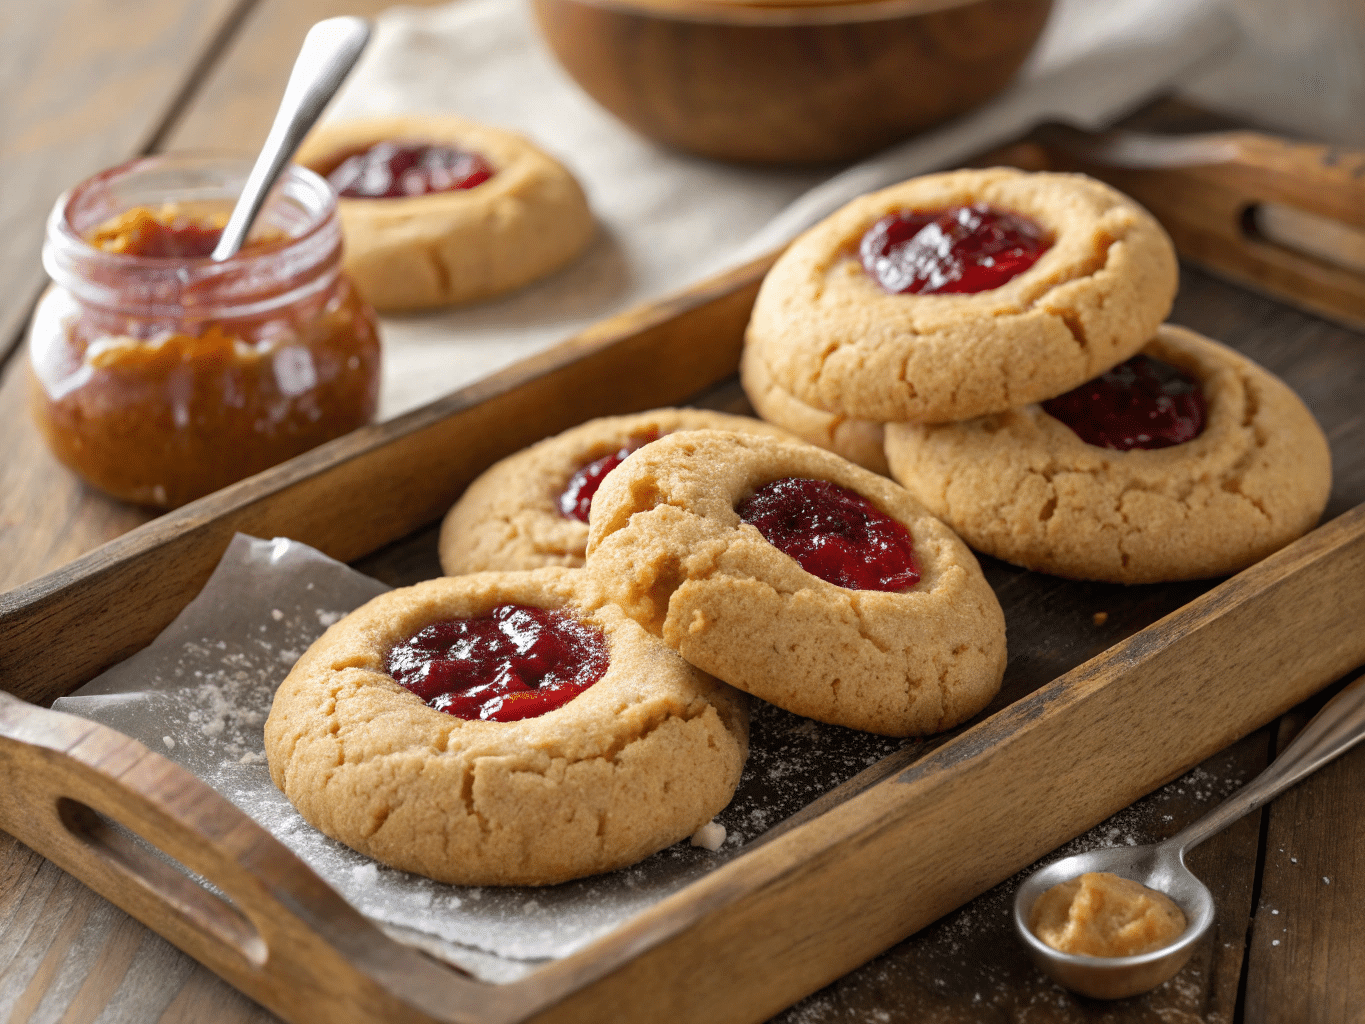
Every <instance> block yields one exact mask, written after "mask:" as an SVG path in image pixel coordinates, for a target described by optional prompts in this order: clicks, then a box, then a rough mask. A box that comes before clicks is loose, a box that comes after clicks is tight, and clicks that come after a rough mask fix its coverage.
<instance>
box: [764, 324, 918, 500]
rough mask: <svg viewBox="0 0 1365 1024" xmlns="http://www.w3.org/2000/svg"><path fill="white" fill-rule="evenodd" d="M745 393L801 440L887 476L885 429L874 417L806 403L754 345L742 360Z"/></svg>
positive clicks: (775, 420)
mask: <svg viewBox="0 0 1365 1024" xmlns="http://www.w3.org/2000/svg"><path fill="white" fill-rule="evenodd" d="M739 380H740V383H741V384H742V385H743V386H744V393H745V394H746V395H748V396H749V402H750V404H751V405H753V407H754V412H756V413H758V414H759V415H760V416H762V417H763V418H764V419H765V420H767V421H768V422H769V423H776V424H777V425H778V426H780V427H785V428H786V429H787V430H790V431H791V432H792V433H793V434H795V435H796V436H797V437H799V438H800V439H801V440H803V441H806V442H808V443H810V444H813V445H816V446H817V447H820V448H823V449H825V450H826V451H830V452H833V453H834V454H835V455H840V456H842V457H843V458H845V459H848V461H849V462H855V463H857V464H858V465H859V466H862V467H863V469H870V470H872V472H874V473H880V474H882V476H888V475H889V474H890V472H891V470H890V469H889V468H888V467H887V465H886V446H885V441H886V432H885V430H884V428H883V426H882V424H881V423H877V422H874V421H873V420H854V419H849V418H848V417H847V416H840V415H839V414H838V413H833V412H825V410H823V409H816V408H815V407H814V406H810V405H807V404H806V403H805V402H802V401H801V400H800V399H798V398H796V397H795V396H794V395H792V393H791V392H789V391H786V390H784V389H783V388H780V387H778V386H777V384H776V383H775V382H774V381H773V375H772V371H771V370H770V369H769V368H768V364H767V363H766V362H764V360H763V357H762V356H761V355H759V354H758V350H757V348H756V347H755V346H752V345H747V346H745V348H744V354H743V355H742V356H741V357H740V361H739Z"/></svg>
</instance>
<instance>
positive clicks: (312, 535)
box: [0, 260, 770, 704]
mask: <svg viewBox="0 0 1365 1024" xmlns="http://www.w3.org/2000/svg"><path fill="white" fill-rule="evenodd" d="M769 263H770V260H758V261H755V262H754V263H752V264H749V265H747V266H744V267H741V268H738V269H736V270H735V271H733V272H730V273H727V274H724V275H722V276H720V277H718V278H715V279H712V280H711V281H709V282H705V283H704V284H702V285H699V286H697V287H695V288H692V289H689V290H687V291H686V292H685V293H681V294H678V295H674V296H669V297H666V298H663V299H660V300H659V301H657V302H654V303H651V304H648V305H646V306H643V307H640V308H638V309H633V310H628V311H626V312H624V313H621V314H619V315H617V316H615V317H612V318H610V319H609V320H607V321H604V322H602V323H601V324H598V325H596V326H594V327H592V328H589V329H588V330H587V331H584V332H583V333H581V334H579V335H577V336H576V337H574V338H572V339H570V340H568V341H566V342H564V343H562V344H560V345H558V346H555V347H554V348H551V349H549V350H547V351H545V352H543V353H540V354H539V355H536V356H533V357H531V358H529V359H526V360H524V361H522V362H520V363H517V364H516V365H515V366H512V367H509V368H508V369H506V370H503V371H501V372H500V373H497V374H494V375H493V376H491V377H489V378H487V379H486V380H484V381H481V382H479V383H477V384H474V385H471V386H469V387H467V388H463V389H461V390H459V391H457V392H455V393H453V394H451V395H449V396H447V397H446V398H443V399H440V400H438V401H437V402H435V403H432V404H431V405H428V406H426V407H424V408H422V409H418V410H415V411H414V412H411V413H409V414H407V415H405V416H402V417H399V418H398V419H395V420H390V421H389V422H387V423H382V424H376V425H372V426H369V427H363V428H361V429H359V430H356V431H352V432H351V433H350V434H348V435H346V436H345V437H341V438H338V439H337V440H335V441H331V442H329V443H327V444H325V445H322V446H320V447H318V448H315V449H313V450H312V451H310V452H307V453H305V454H303V455H301V456H299V457H298V458H296V459H293V460H291V461H290V462H287V463H284V464H282V465H280V466H276V467H274V468H273V469H270V470H266V471H265V472H264V473H260V474H257V475H256V476H254V477H251V478H248V479H247V480H243V481H241V482H240V483H237V484H234V485H232V486H231V487H227V488H224V489H223V490H221V491H218V492H216V493H215V494H212V495H209V496H207V497H205V498H201V499H199V500H198V501H196V502H192V503H191V504H189V505H186V506H184V507H183V508H181V509H178V510H176V511H174V512H170V513H167V514H166V515H164V516H161V517H160V518H158V519H156V520H155V521H153V522H151V523H148V524H146V525H145V526H144V527H142V528H140V529H138V530H135V531H133V532H131V533H128V534H125V535H124V536H122V537H120V538H118V539H117V540H114V541H112V542H110V543H109V544H106V545H105V546H104V547H102V548H99V549H97V550H96V551H93V552H91V553H90V554H89V555H87V556H85V557H84V558H81V559H79V560H77V561H75V562H73V563H71V564H70V565H67V566H64V567H62V568H61V569H58V570H56V571H55V572H53V573H49V574H48V575H47V576H44V577H42V578H41V579H39V580H36V581H34V582H32V583H30V584H27V585H25V586H22V587H20V588H18V589H15V590H12V591H10V592H9V593H6V594H3V595H0V638H3V640H4V642H2V643H0V677H3V678H4V679H5V680H6V681H7V685H9V686H10V687H11V688H12V692H14V693H16V694H18V695H19V696H22V697H24V698H25V699H28V700H35V701H38V702H40V703H44V704H49V703H51V701H52V700H53V699H55V698H56V697H58V696H61V695H62V694H63V693H67V692H69V691H70V690H71V689H72V688H74V687H75V686H76V685H78V684H79V683H81V682H83V681H85V680H86V679H89V678H90V677H91V676H93V675H94V674H95V673H96V672H97V671H98V670H99V669H101V668H103V667H105V666H107V665H109V664H112V662H113V661H116V660H119V659H121V658H123V657H126V656H127V655H128V654H131V653H132V652H133V651H134V650H136V649H138V648H139V647H142V646H144V645H145V644H146V643H148V642H150V641H151V639H152V638H153V637H154V636H156V634H157V633H158V632H160V631H161V629H162V628H163V627H164V626H165V625H166V624H167V623H168V622H170V620H171V619H172V618H174V616H175V615H176V613H177V612H179V610H180V609H181V608H182V607H183V606H184V605H185V604H186V603H187V602H188V601H189V599H190V598H191V597H192V596H193V595H194V594H195V593H197V592H198V590H199V588H200V587H201V586H202V585H203V583H204V581H205V580H206V579H207V578H208V576H209V573H210V572H212V570H213V566H214V565H215V564H216V563H217V561H218V558H219V556H220V555H221V554H222V552H223V550H224V549H225V548H226V547H227V544H228V542H229V541H230V540H231V538H232V535H233V533H234V532H237V531H243V532H247V533H261V532H264V533H265V534H266V535H269V536H275V535H281V536H288V537H293V538H294V539H296V540H301V541H303V542H304V543H307V544H311V545H312V546H314V547H317V548H318V549H320V550H322V551H323V552H325V553H327V554H329V555H332V556H333V557H336V558H339V559H342V560H343V561H349V560H352V559H355V558H359V557H361V556H362V555H365V554H368V553H369V552H371V551H374V550H375V549H377V548H378V547H380V546H382V545H384V544H387V543H390V542H392V541H394V540H396V539H398V538H399V537H402V536H404V535H406V534H407V533H409V532H411V531H414V530H417V529H419V528H421V527H424V526H427V525H428V524H430V523H432V522H434V521H435V520H436V519H438V518H439V517H440V516H441V515H443V514H444V512H445V511H446V510H447V509H448V508H449V507H450V505H451V503H452V502H453V501H454V500H455V498H456V497H457V496H458V495H459V493H460V492H461V491H462V490H463V489H464V486H465V485H466V484H467V483H468V482H469V481H470V480H472V479H473V478H474V477H475V476H476V475H477V474H479V473H480V472H482V471H483V470H484V469H485V468H487V467H488V466H489V465H491V464H492V463H493V462H494V461H496V460H497V459H499V458H501V457H503V456H504V455H509V454H511V453H512V452H514V451H516V450H518V449H519V448H522V447H524V446H525V445H527V444H530V443H531V442H532V441H535V440H538V439H539V438H541V437H545V436H547V435H549V434H552V433H556V432H558V431H560V430H563V429H565V428H567V427H569V426H572V425H574V424H576V423H579V422H581V421H583V420H584V419H590V418H592V417H593V416H602V415H607V414H609V413H621V412H630V411H635V410H641V409H647V408H650V407H653V406H658V405H667V404H671V403H675V402H679V401H683V400H684V399H686V398H687V397H688V396H689V395H692V394H694V393H695V392H696V391H698V390H700V389H701V388H703V387H705V386H707V385H709V384H711V383H713V382H715V381H718V380H721V379H723V378H725V377H727V376H729V375H731V374H732V373H733V372H734V370H735V367H736V366H737V365H738V362H739V350H740V345H741V340H742V336H743V329H744V325H745V323H746V322H747V320H748V314H749V309H750V307H751V306H752V304H753V299H754V295H755V293H756V292H757V290H758V283H759V280H760V279H761V277H762V275H763V273H764V271H765V270H766V268H767V266H768V265H769ZM698 339H704V340H705V344H699V343H698ZM469 438H478V439H479V443H478V444H475V445H471V444H469V443H468V439H469ZM338 508H346V509H347V515H345V516H338V515H336V509H338ZM147 554H150V555H151V557H150V558H147V557H139V556H142V555H147ZM73 585H74V586H73ZM68 586H72V587H73V589H72V590H70V591H67V590H64V589H63V588H66V587H68ZM59 594H65V595H68V596H72V595H79V597H76V598H75V599H74V600H73V601H68V600H67V599H66V597H58V596H57V595H59ZM77 623H79V626H80V628H79V629H74V628H72V627H74V626H75V625H76V624H77ZM35 631H36V632H35ZM40 636H45V637H47V638H48V639H47V640H42V639H39V637H40ZM58 636H60V637H61V640H60V643H57V642H55V640H56V638H57V637H58ZM20 637H26V638H27V639H24V640H20ZM111 638H113V639H114V641H115V644H116V646H114V647H112V648H111V647H110V646H109V645H108V644H107V641H108V640H110V639H111ZM39 650H42V651H43V652H44V653H43V654H42V655H39V654H38V652H39Z"/></svg>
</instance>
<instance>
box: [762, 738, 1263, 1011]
mask: <svg viewBox="0 0 1365 1024" xmlns="http://www.w3.org/2000/svg"><path fill="white" fill-rule="evenodd" d="M1274 731H1275V730H1274V728H1273V727H1267V728H1265V729H1259V730H1257V731H1256V732H1254V733H1252V734H1251V735H1249V736H1247V737H1245V738H1244V739H1242V740H1241V741H1239V742H1238V743H1235V744H1234V745H1233V746H1231V747H1229V748H1228V749H1226V750H1224V751H1221V752H1219V753H1218V754H1216V755H1214V756H1213V757H1211V758H1209V759H1208V760H1207V761H1205V762H1204V763H1203V764H1201V765H1200V766H1199V767H1198V768H1196V769H1195V770H1194V771H1192V772H1190V773H1189V774H1187V775H1185V776H1183V777H1181V778H1180V779H1177V780H1176V781H1175V782H1172V783H1170V784H1169V785H1167V786H1164V787H1162V788H1161V789H1159V790H1157V791H1156V792H1155V793H1152V794H1151V795H1150V796H1147V797H1144V798H1143V799H1142V800H1139V801H1138V802H1137V803H1136V804H1134V805H1133V806H1132V807H1129V808H1126V809H1125V810H1123V811H1120V812H1119V813H1118V814H1117V815H1115V816H1114V817H1112V818H1110V819H1108V820H1106V821H1104V822H1101V823H1100V824H1099V825H1097V826H1096V827H1095V828H1094V829H1092V830H1091V831H1089V832H1087V833H1086V834H1085V835H1082V836H1079V837H1077V838H1076V839H1075V840H1074V841H1072V842H1070V843H1067V844H1066V846H1064V847H1062V849H1061V850H1059V851H1057V852H1056V853H1055V854H1051V855H1049V856H1048V857H1047V858H1044V861H1043V862H1042V863H1046V862H1047V861H1050V860H1053V859H1055V858H1056V857H1057V856H1061V855H1063V854H1066V855H1069V854H1071V853H1075V852H1080V851H1082V850H1089V849H1096V848H1098V847H1102V846H1116V845H1124V844H1131V843H1151V842H1160V841H1161V840H1162V839H1166V838H1168V837H1170V836H1172V835H1174V834H1175V833H1176V832H1178V831H1179V830H1180V829H1182V828H1184V827H1185V826H1186V825H1187V824H1189V823H1190V822H1192V821H1194V820H1195V819H1196V818H1198V817H1200V816H1201V815H1202V814H1204V813H1205V812H1207V811H1208V810H1209V809H1210V808H1211V807H1213V806H1215V805H1216V804H1217V803H1218V802H1220V801H1221V800H1222V799H1223V798H1225V797H1226V796H1227V795H1228V794H1229V793H1231V792H1232V791H1233V790H1235V789H1236V788H1237V787H1238V786H1239V785H1241V784H1243V783H1245V782H1246V781H1248V780H1249V779H1251V778H1252V777H1253V776H1255V775H1256V774H1257V773H1258V772H1260V771H1261V770H1262V769H1263V768H1264V767H1265V766H1266V764H1267V761H1268V755H1269V751H1270V744H1271V742H1272V738H1273V735H1274ZM1259 833H1260V815H1259V814H1252V815H1249V816H1248V817H1246V818H1244V819H1242V820H1241V821H1240V822H1237V823H1236V824H1235V825H1234V826H1233V827H1232V828H1230V829H1228V830H1227V831H1226V832H1224V833H1222V834H1221V835H1219V836H1216V837H1214V838H1213V839H1210V840H1209V841H1208V842H1207V843H1205V844H1204V845H1203V846H1201V847H1200V848H1199V849H1198V850H1196V851H1195V852H1194V853H1193V854H1192V855H1191V857H1190V866H1191V868H1192V869H1193V870H1194V871H1195V873H1196V874H1197V875H1198V876H1199V877H1200V878H1202V879H1203V880H1204V881H1205V883H1206V884H1207V885H1208V886H1209V888H1210V889H1211V890H1212V891H1213V894H1214V900H1215V902H1216V904H1217V907H1218V911H1217V912H1218V917H1217V920H1216V922H1215V926H1214V933H1213V934H1212V935H1210V936H1209V938H1208V939H1207V940H1206V941H1205V942H1204V943H1203V944H1202V945H1201V946H1200V948H1199V949H1198V950H1196V952H1195V954H1194V956H1193V957H1192V958H1191V960H1190V962H1189V963H1188V964H1186V966H1185V967H1184V968H1183V969H1182V970H1181V972H1180V973H1179V974H1178V975H1176V976H1175V977H1174V978H1172V979H1171V980H1170V981H1169V982H1167V983H1166V984H1164V985H1162V986H1160V987H1159V988H1157V989H1155V990H1154V991H1152V992H1149V993H1147V994H1145V995H1142V996H1138V997H1135V998H1132V999H1123V1000H1118V1001H1116V1002H1113V1003H1097V1002H1095V1001H1094V1000H1089V999H1084V998H1081V997H1078V996H1075V995H1074V994H1072V993H1070V992H1067V991H1066V990H1065V989H1062V988H1060V987H1059V986H1057V985H1056V984H1055V983H1054V982H1052V981H1051V980H1050V979H1048V978H1047V977H1045V976H1044V975H1043V974H1041V973H1040V972H1039V971H1038V970H1037V968H1035V967H1034V966H1033V964H1032V963H1031V962H1030V961H1029V959H1028V957H1027V955H1026V954H1025V953H1024V950H1023V947H1022V946H1021V945H1020V944H1019V942H1018V940H1017V938H1016V937H1015V935H1014V929H1013V926H1012V923H1011V913H1012V910H1013V906H1014V892H1015V889H1016V887H1017V885H1018V883H1019V881H1020V880H1021V879H1022V878H1023V877H1024V876H1023V875H1022V874H1021V875H1018V876H1016V877H1015V878H1012V879H1010V880H1009V881H1007V882H1004V883H1002V884H1001V885H998V886H996V887H995V888H994V889H992V890H990V891H989V892H987V893H985V894H983V895H982V896H980V897H978V898H977V899H975V900H973V901H972V902H971V903H968V904H967V905H966V906H964V907H962V908H961V909H959V910H956V911H954V912H952V913H950V914H948V915H946V916H945V917H943V918H941V919H940V920H938V921H937V922H935V923H934V924H932V925H930V926H929V927H928V928H925V929H924V930H923V931H921V932H919V933H917V934H916V935H913V936H911V937H910V938H909V939H906V940H905V941H904V942H901V943H900V944H899V945H897V946H894V947H892V948H891V949H889V950H887V952H886V953H884V954H882V955H881V956H879V957H878V958H877V959H875V960H873V961H871V962H870V963H868V964H866V965H865V966H863V967H860V968H858V969H857V970H856V971H854V972H853V973H851V974H849V975H846V976H845V977H843V978H841V979H840V980H838V981H836V982H835V983H834V984H832V985H829V986H827V987H826V988H824V989H822V990H821V991H819V992H817V993H815V994H814V995H812V996H810V997H808V998H806V999H804V1000H802V1001H801V1002H799V1003H797V1004H796V1005H795V1006H793V1007H791V1008H790V1009H788V1010H787V1011H785V1012H783V1013H782V1014H779V1015H778V1016H777V1017H775V1018H773V1024H836V1022H844V1021H850V1020H856V1021H875V1020H883V1021H888V1022H889V1021H915V1022H922V1024H949V1022H961V1021H975V1022H995V1021H1000V1022H1005V1021H1024V1020H1027V1021H1035V1022H1055V1024H1085V1022H1090V1021H1094V1020H1096V1019H1097V1018H1099V1019H1102V1020H1104V1021H1105V1022H1106V1024H1158V1022H1166V1021H1190V1022H1192V1021H1196V1020H1198V1021H1207V1022H1214V1021H1223V1022H1225V1024H1231V1021H1232V1020H1233V1015H1234V1010H1235V1007H1236V1004H1237V989H1238V984H1239V981H1240V977H1241V970H1242V953H1243V949H1244V946H1245V935H1246V930H1247V924H1248V921H1249V920H1250V918H1251V910H1252V881H1253V879H1254V876H1255V871H1256V851H1257V845H1258V838H1259ZM913 852H914V851H913V850H909V851H907V855H911V856H912V855H913ZM1030 870H1032V869H1030Z"/></svg>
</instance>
